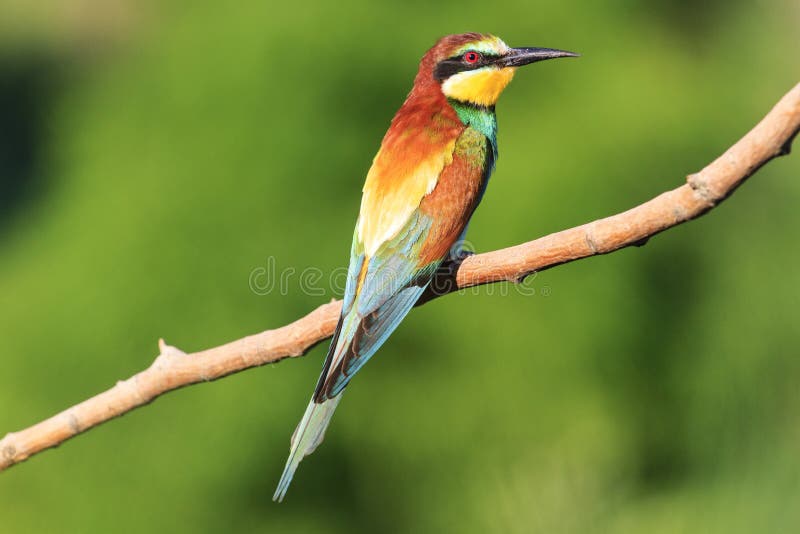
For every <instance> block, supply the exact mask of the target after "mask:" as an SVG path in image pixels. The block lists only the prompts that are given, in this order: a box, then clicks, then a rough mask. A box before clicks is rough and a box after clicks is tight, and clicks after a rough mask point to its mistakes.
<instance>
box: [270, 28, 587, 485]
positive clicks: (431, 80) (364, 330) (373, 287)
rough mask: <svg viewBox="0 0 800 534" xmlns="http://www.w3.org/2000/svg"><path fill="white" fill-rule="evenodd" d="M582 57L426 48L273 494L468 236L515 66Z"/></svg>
mask: <svg viewBox="0 0 800 534" xmlns="http://www.w3.org/2000/svg"><path fill="white" fill-rule="evenodd" d="M576 55H577V54H574V53H572V52H565V51H563V50H554V49H551V48H509V47H508V46H506V44H505V43H504V42H503V41H501V40H500V39H498V38H497V37H495V36H493V35H487V34H479V33H464V34H459V35H449V36H447V37H443V38H442V39H439V41H438V42H437V43H436V44H435V45H434V46H433V48H431V49H430V50H428V52H427V53H426V54H425V55H424V56H423V57H422V61H421V62H420V65H419V71H418V72H417V76H416V78H415V79H414V87H413V88H412V89H411V92H410V93H409V94H408V97H407V98H406V100H405V102H404V103H403V105H402V106H401V107H400V110H399V111H398V112H397V114H396V115H395V116H394V119H392V123H391V126H390V127H389V131H388V132H386V135H385V136H384V138H383V142H382V143H381V147H380V150H378V154H377V155H376V156H375V159H374V160H373V162H372V167H371V168H370V170H369V172H368V173H367V180H366V183H365V184H364V188H363V196H362V198H361V210H360V212H359V215H358V221H357V222H356V228H355V233H354V235H353V244H352V247H351V252H350V267H349V270H348V277H347V284H346V288H345V294H344V301H343V305H342V313H341V316H340V317H339V323H338V325H337V327H336V331H335V333H334V334H333V339H332V340H331V344H330V348H329V349H328V356H327V357H326V358H325V365H324V366H323V368H322V374H321V375H320V377H319V381H318V382H317V387H316V389H315V390H314V395H313V396H312V398H311V402H310V403H309V404H308V408H306V411H305V414H304V415H303V419H302V420H301V421H300V424H299V425H298V426H297V429H296V430H295V431H294V435H293V436H292V442H291V450H290V453H289V459H288V460H287V462H286V468H285V469H284V471H283V476H282V477H281V480H280V482H279V483H278V489H277V490H276V491H275V496H274V499H275V500H277V501H281V500H283V497H284V495H285V494H286V490H287V489H288V487H289V483H290V482H291V481H292V476H293V475H294V472H295V470H296V469H297V466H298V464H299V463H300V461H301V460H302V459H303V457H305V456H307V455H309V454H311V453H312V452H313V451H314V449H315V448H316V447H317V445H319V444H320V442H321V441H322V439H323V437H324V435H325V429H326V428H327V427H328V424H329V423H330V420H331V416H332V415H333V412H334V410H335V409H336V405H337V404H338V403H339V400H341V398H342V392H343V391H344V388H345V387H346V386H347V384H348V383H349V382H350V379H351V378H352V377H353V375H354V374H355V373H356V372H358V370H359V369H361V367H362V366H363V365H364V364H365V363H366V362H367V360H369V358H370V357H371V356H372V355H373V354H374V353H375V351H376V350H378V348H379V347H380V346H381V345H382V344H383V342H384V341H386V338H387V337H389V335H390V334H391V333H392V332H393V331H394V329H395V328H397V325H398V324H400V321H401V320H402V319H403V317H405V315H406V314H407V313H408V312H409V310H411V308H412V307H413V306H414V303H415V302H416V301H417V299H419V297H420V296H421V295H422V293H423V292H424V291H425V289H426V288H427V286H428V284H429V283H430V282H431V279H432V277H433V275H434V273H435V272H436V270H437V268H438V267H439V265H440V264H441V263H442V262H443V261H444V260H445V259H446V258H447V257H448V256H449V255H450V254H451V250H453V249H454V248H457V247H458V243H460V242H462V240H463V237H464V233H465V232H466V228H467V223H468V222H469V219H470V217H471V216H472V213H473V212H474V211H475V208H476V207H477V205H478V203H479V202H480V200H481V196H482V195H483V192H484V190H485V189H486V183H487V182H488V180H489V175H491V173H492V170H493V169H494V164H495V161H496V160H497V119H496V117H495V113H494V107H495V104H496V103H497V99H498V97H499V96H500V93H502V92H503V89H505V87H506V85H508V83H509V82H510V81H511V78H513V77H514V72H515V71H516V69H517V67H521V66H522V65H527V64H529V63H534V62H536V61H542V60H545V59H553V58H558V57H568V56H576Z"/></svg>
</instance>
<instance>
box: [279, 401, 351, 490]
mask: <svg viewBox="0 0 800 534" xmlns="http://www.w3.org/2000/svg"><path fill="white" fill-rule="evenodd" d="M341 398H342V396H341V394H340V395H338V396H336V397H334V398H332V399H329V400H326V401H325V402H323V403H320V404H318V403H316V402H314V400H313V399H312V400H311V402H309V403H308V407H307V408H306V413H305V414H304V415H303V418H302V419H301V420H300V423H299V424H298V425H297V428H296V429H295V431H294V434H292V446H291V448H290V451H289V459H288V460H286V467H284V469H283V475H281V480H280V482H278V488H277V489H276V490H275V495H273V497H272V500H273V501H278V502H281V501H283V497H284V495H286V490H288V489H289V484H291V482H292V477H293V476H294V472H295V471H296V470H297V466H298V465H300V462H301V461H302V459H303V458H305V457H306V456H308V455H309V454H311V453H312V452H314V449H316V448H317V446H318V445H319V444H320V443H322V440H323V438H324V437H325V430H326V429H327V428H328V424H330V422H331V417H333V412H334V411H335V410H336V406H337V405H338V404H339V400H341Z"/></svg>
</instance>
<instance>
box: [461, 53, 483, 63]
mask: <svg viewBox="0 0 800 534" xmlns="http://www.w3.org/2000/svg"><path fill="white" fill-rule="evenodd" d="M480 58H481V55H480V54H479V53H477V52H474V51H469V52H467V53H466V54H464V63H469V64H470V65H474V64H475V63H477V62H478V60H479V59H480Z"/></svg>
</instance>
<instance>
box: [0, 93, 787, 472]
mask: <svg viewBox="0 0 800 534" xmlns="http://www.w3.org/2000/svg"><path fill="white" fill-rule="evenodd" d="M798 130H800V84H798V85H796V86H795V87H794V88H793V89H792V90H791V91H789V92H788V93H787V94H786V95H785V96H784V97H783V98H782V99H781V100H780V102H778V103H777V104H776V105H775V107H774V108H773V109H772V110H771V111H770V112H769V113H768V114H767V115H766V117H764V119H763V120H761V122H760V123H758V125H756V127H755V128H753V129H752V130H751V131H750V132H749V133H748V134H747V135H745V136H744V137H743V138H742V139H741V140H740V141H739V142H737V143H736V144H735V145H733V146H732V147H731V148H729V149H728V150H727V151H726V152H725V153H724V154H723V155H722V156H720V157H719V158H717V159H716V160H714V161H713V162H712V163H711V164H710V165H708V166H707V167H706V168H704V169H703V170H702V171H700V172H698V173H696V174H692V175H690V176H688V178H687V183H686V184H684V185H682V186H680V187H678V188H677V189H673V190H672V191H667V192H666V193H662V194H661V195H659V196H657V197H655V198H653V199H652V200H649V201H647V202H645V203H644V204H641V205H639V206H636V207H635V208H632V209H630V210H628V211H626V212H623V213H619V214H617V215H612V216H611V217H607V218H605V219H600V220H597V221H593V222H590V223H588V224H584V225H583V226H578V227H576V228H571V229H569V230H564V231H562V232H558V233H555V234H551V235H548V236H545V237H542V238H539V239H536V240H534V241H530V242H528V243H524V244H521V245H517V246H514V247H509V248H505V249H502V250H496V251H493V252H487V253H485V254H477V255H474V256H470V257H468V258H466V259H465V260H464V261H463V262H461V263H460V264H451V265H448V266H447V267H446V268H444V269H443V270H442V271H440V273H439V274H438V275H437V278H436V281H435V282H436V283H435V284H434V288H433V290H431V291H430V292H429V293H428V294H427V295H426V296H425V298H424V300H425V301H427V300H430V299H431V298H435V297H437V296H441V295H444V294H447V293H449V292H452V291H455V290H457V289H461V288H465V287H470V286H477V285H482V284H491V283H494V282H500V281H511V282H519V281H521V280H522V279H524V278H525V276H527V275H529V274H531V273H533V272H535V271H541V270H543V269H548V268H550V267H554V266H556V265H560V264H562V263H567V262H571V261H575V260H577V259H581V258H587V257H589V256H595V255H598V254H608V253H609V252H613V251H615V250H619V249H621V248H624V247H627V246H630V245H641V244H644V243H645V242H646V240H647V239H649V238H650V237H652V236H654V235H656V234H658V233H659V232H663V231H664V230H666V229H668V228H672V227H674V226H677V225H679V224H681V223H684V222H686V221H689V220H691V219H694V218H696V217H699V216H701V215H703V214H704V213H706V212H708V211H709V210H711V209H712V208H714V207H715V206H716V205H717V204H719V203H720V202H722V201H723V200H725V198H727V197H728V195H730V194H731V193H733V192H734V191H735V190H736V188H737V187H738V186H739V185H740V184H741V183H742V182H743V181H744V180H746V179H747V178H748V177H750V176H751V175H752V174H753V173H755V172H756V171H757V170H758V169H759V168H760V167H761V166H762V165H764V164H765V163H767V162H768V161H770V160H771V159H772V158H774V157H777V156H781V155H784V154H788V153H789V148H790V144H791V142H792V139H793V138H794V136H795V135H796V134H797V132H798ZM340 310H341V302H340V301H333V302H330V303H328V304H324V305H322V306H320V307H319V308H317V309H316V310H314V311H312V312H311V313H309V314H308V315H306V316H305V317H303V318H301V319H298V320H297V321H295V322H293V323H291V324H289V325H286V326H283V327H281V328H277V329H275V330H267V331H266V332H262V333H260V334H256V335H253V336H248V337H245V338H243V339H239V340H237V341H233V342H231V343H228V344H226V345H222V346H219V347H215V348H212V349H208V350H204V351H201V352H197V353H193V354H186V353H184V352H182V351H180V350H178V349H176V348H175V347H171V346H169V345H167V344H166V343H164V341H163V340H160V341H159V348H160V354H159V356H158V357H157V358H156V360H155V362H153V364H152V365H151V366H150V367H148V368H147V369H145V370H144V371H142V372H140V373H138V374H136V375H134V376H133V377H131V378H129V379H127V380H123V381H120V382H117V384H116V385H115V386H114V387H112V388H111V389H109V390H107V391H104V392H103V393H100V394H99V395H96V396H94V397H92V398H90V399H87V400H85V401H83V402H82V403H80V404H77V405H75V406H73V407H71V408H68V409H66V410H64V411H63V412H61V413H59V414H56V415H54V416H53V417H51V418H49V419H46V420H44V421H42V422H40V423H37V424H35V425H33V426H31V427H29V428H26V429H24V430H21V431H19V432H12V433H9V434H7V435H6V436H5V437H4V438H3V439H2V440H1V441H0V471H1V470H4V469H8V468H9V467H11V466H13V465H15V464H18V463H20V462H22V461H24V460H26V459H28V458H30V457H31V456H32V455H34V454H37V453H39V452H42V451H44V450H46V449H49V448H51V447H55V446H57V445H59V444H61V443H63V442H64V441H66V440H68V439H70V438H72V437H74V436H77V435H78V434H81V433H83V432H86V431H87V430H89V429H91V428H93V427H95V426H97V425H99V424H101V423H104V422H106V421H108V420H110V419H113V418H115V417H119V416H120V415H123V414H125V413H127V412H129V411H131V410H133V409H135V408H138V407H139V406H143V405H145V404H148V403H150V402H152V401H153V400H154V399H156V398H157V397H159V396H160V395H162V394H164V393H166V392H168V391H172V390H175V389H178V388H182V387H184V386H188V385H191V384H196V383H198V382H205V381H209V380H216V379H218V378H222V377H223V376H227V375H229V374H232V373H236V372H239V371H243V370H245V369H249V368H251V367H257V366H260V365H264V364H266V363H271V362H277V361H279V360H282V359H284V358H288V357H293V356H301V355H303V354H305V353H306V352H307V351H308V350H309V349H310V348H311V347H313V346H314V345H316V344H317V343H319V342H320V341H323V340H324V339H326V338H328V337H329V336H331V334H332V333H333V330H334V328H335V326H336V321H337V319H338V315H339V312H340Z"/></svg>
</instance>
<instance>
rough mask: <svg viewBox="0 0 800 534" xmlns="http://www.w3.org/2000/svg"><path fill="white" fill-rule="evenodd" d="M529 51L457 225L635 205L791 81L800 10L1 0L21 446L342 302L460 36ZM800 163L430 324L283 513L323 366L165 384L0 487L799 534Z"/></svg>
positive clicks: (59, 494) (210, 518) (518, 224)
mask: <svg viewBox="0 0 800 534" xmlns="http://www.w3.org/2000/svg"><path fill="white" fill-rule="evenodd" d="M462 31H486V32H492V33H496V34H497V35H499V36H501V37H502V38H503V39H504V40H506V41H507V42H508V43H509V44H511V45H512V46H549V47H558V48H566V49H569V50H575V51H578V52H581V53H582V54H583V57H582V58H580V59H579V60H562V61H553V62H547V63H545V64H540V65H535V66H532V67H528V68H526V69H524V70H522V71H521V72H520V73H519V74H518V76H517V79H516V80H515V82H514V83H513V84H512V85H511V87H510V88H509V89H508V90H507V92H506V94H505V95H504V97H503V99H502V101H501V102H500V105H499V106H498V118H499V122H500V133H499V144H500V151H501V158H500V161H499V164H498V167H497V171H496V174H495V176H494V178H493V181H492V184H491V186H490V188H489V191H488V194H487V195H486V197H485V199H484V202H483V205H482V206H481V208H480V209H479V210H478V212H477V214H476V216H475V218H474V219H473V223H472V225H471V229H470V235H469V238H470V240H471V241H472V243H474V245H475V247H476V248H477V249H478V250H491V249H495V248H498V247H503V246H507V245H511V244H516V243H519V242H522V241H526V240H529V239H532V238H534V237H536V236H540V235H543V234H546V233H549V232H552V231H557V230H561V229H564V228H567V227H570V226H573V225H576V224H580V223H583V222H586V221H589V220H592V219H594V218H598V217H602V216H606V215H609V214H611V213H615V212H618V211H622V210H624V209H627V208H629V207H631V206H633V205H635V204H637V203H639V202H641V201H644V200H646V199H648V198H650V197H652V196H654V195H656V194H658V193H660V192H662V191H664V190H666V189H670V188H673V187H676V186H678V185H680V184H681V183H682V182H683V177H684V176H685V175H686V174H687V173H690V172H693V171H697V170H699V169H700V168H702V166H703V165H705V164H706V163H707V162H709V161H711V160H712V159H713V158H715V157H716V156H717V155H718V154H720V153H721V152H722V151H723V150H724V149H725V148H727V147H728V146H729V145H730V144H731V143H732V142H734V141H735V140H736V139H738V138H739V137H740V136H741V135H742V134H744V133H745V132H746V131H747V130H748V129H749V128H750V127H752V126H753V125H754V124H755V122H756V121H757V120H759V119H760V118H761V117H762V116H763V114H764V113H765V112H766V111H767V110H768V109H769V108H770V107H771V106H772V105H773V104H774V103H775V102H776V101H777V99H778V98H779V97H780V96H781V95H782V94H783V93H785V92H786V91H787V90H788V89H789V88H790V87H791V86H792V85H793V84H795V83H796V82H797V81H798V79H799V78H800V76H798V75H799V74H800V55H798V50H800V4H798V2H797V1H796V0H771V1H744V0H740V1H727V2H723V1H721V0H715V1H710V2H703V3H702V4H701V3H696V2H690V1H688V0H680V1H669V0H661V1H644V0H614V1H610V2H604V3H599V2H578V1H565V2H559V3H556V2H528V1H525V2H491V3H486V2H474V1H466V0H462V1H461V2H442V3H437V4H435V5H432V4H430V3H428V2H414V1H411V2H408V1H407V2H393V3H376V2H368V1H361V2H350V3H346V4H341V3H330V4H324V3H321V2H315V1H307V2H302V3H299V4H296V5H292V4H282V5H275V4H274V3H270V2H258V1H247V2H232V3H226V4H221V3H219V2H207V1H206V2H170V3H166V2H164V3H159V2H153V1H151V2H141V1H139V2H137V1H134V0H113V1H104V0H84V1H71V2H68V1H56V0H39V1H38V2H30V1H26V0H4V1H3V3H0V121H1V122H0V173H1V174H0V346H1V347H2V364H3V372H2V373H0V434H4V433H5V432H6V431H12V430H19V429H21V428H23V427H26V426H28V425H30V424H32V423H34V422H36V421H38V420H40V419H42V418H45V417H47V416H50V415H52V414H53V413H55V412H57V411H59V410H61V409H64V408H66V407H68V406H70V405H72V404H74V403H76V402H78V401H81V400H83V399H84V398H86V397H88V396H90V395H93V394H95V393H97V392H100V391H102V390H104V389H106V388H108V387H110V386H112V385H113V384H114V383H115V381H116V380H118V379H122V378H125V377H128V376H130V375H132V374H133V373H135V372H137V371H139V370H141V369H143V368H145V367H147V366H148V365H149V364H150V363H151V362H152V359H153V357H154V356H155V354H156V352H157V349H156V340H157V339H158V338H159V337H164V338H165V339H166V340H167V341H168V342H169V343H171V344H174V345H177V346H178V347H180V348H182V349H184V350H187V351H193V350H199V349H202V348H206V347H210V346H214V345H217V344H221V343H223V342H226V341H229V340H232V339H236V338H239V337H241V336H244V335H247V334H251V333H255V332H258V331H261V330H264V329H267V328H271V327H275V326H279V325H283V324H285V323H287V322H289V321H291V320H293V319H295V318H297V317H299V316H300V315H302V314H304V313H306V312H308V311H309V310H311V309H313V308H314V307H316V306H317V305H319V304H321V303H323V302H327V301H328V300H329V299H330V298H331V297H333V296H338V295H336V291H335V290H334V289H332V288H330V287H329V286H327V285H325V284H326V280H327V277H326V278H324V280H323V282H321V284H322V285H321V286H320V287H323V288H324V289H325V290H324V292H322V293H323V294H308V293H309V292H308V291H303V290H302V288H301V287H300V283H299V280H298V279H297V278H292V279H291V280H290V281H289V284H288V287H287V289H288V291H286V292H284V293H286V294H281V292H280V291H279V290H275V291H273V292H271V293H269V294H267V295H262V294H257V293H256V292H253V291H252V290H251V289H250V285H249V278H250V276H251V273H253V272H254V270H256V269H259V268H265V267H267V266H268V263H269V261H270V260H269V259H268V258H274V259H275V265H276V268H277V269H279V270H280V269H286V268H295V269H297V270H298V271H300V270H302V269H304V268H307V267H317V268H319V269H321V270H322V271H323V272H324V273H326V274H327V273H330V272H332V271H333V270H334V269H337V268H341V267H342V266H343V265H344V264H345V263H346V261H347V258H348V249H349V242H350V238H351V235H352V227H353V223H354V222H355V215H356V212H357V209H358V204H359V199H360V188H361V185H362V183H363V179H364V176H365V173H366V171H367V169H368V167H369V164H370V162H371V158H372V156H373V155H374V153H375V151H376V150H377V148H378V145H379V142H380V139H381V137H382V135H383V133H384V131H385V129H386V127H387V126H388V123H389V120H390V118H391V116H392V114H393V113H394V111H395V110H396V109H397V107H398V106H399V105H400V103H401V102H402V101H403V98H404V97H405V94H406V92H407V91H408V90H409V88H410V84H411V80H412V78H413V75H414V73H415V71H416V67H417V61H418V59H419V57H420V56H421V55H422V54H423V52H424V51H425V50H426V49H427V48H428V47H429V46H430V45H431V44H432V43H433V42H434V40H435V39H436V38H437V37H438V36H440V35H443V34H446V33H455V32H462ZM799 173H800V155H795V156H791V157H789V158H783V159H780V160H778V161H775V162H773V163H771V164H770V165H768V166H767V167H766V168H764V169H763V170H762V171H760V172H759V173H758V175H757V176H755V177H754V178H753V179H752V180H751V181H750V182H748V183H747V184H746V185H745V186H743V187H742V188H741V189H740V191H738V192H737V193H736V194H735V195H734V196H733V197H732V198H731V199H730V200H728V201H727V202H726V203H725V204H724V205H722V206H721V207H720V208H719V209H718V210H715V211H714V212H713V213H711V214H710V215H708V216H706V217H704V218H702V219H700V220H698V221H695V222H692V223H690V224H687V225H685V226H682V227H679V228H677V229H674V230H671V231H669V232H667V233H666V234H664V235H662V236H659V237H657V238H655V239H654V240H652V241H651V242H650V243H649V244H648V245H647V246H646V247H644V248H641V249H627V250H624V251H621V252H618V253H615V254H613V255H610V256H606V257H600V258H595V259H591V260H587V261H582V262H578V263H575V264H570V265H565V266H562V267H559V268H557V269H554V270H551V271H547V272H544V273H541V274H539V275H538V276H536V277H535V278H534V279H533V280H532V281H531V282H529V283H528V285H527V286H526V287H527V288H528V289H533V292H534V293H535V294H533V295H522V294H520V292H518V291H515V290H514V288H508V287H506V288H505V290H504V287H503V286H493V287H485V288H482V289H481V290H479V291H477V292H476V293H477V294H475V295H464V296H455V295H453V296H450V297H447V298H444V299H439V300H437V301H435V302H433V303H430V304H427V305H425V306H423V307H421V308H418V309H417V310H415V311H414V312H413V313H412V314H411V315H410V316H409V317H408V319H407V320H406V321H405V323H404V324H403V326H402V327H401V328H400V329H399V330H398V331H397V332H396V334H395V335H394V336H393V337H392V338H391V340H390V341H389V342H388V343H387V344H386V346H385V347H384V348H383V349H382V350H381V352H380V355H379V357H377V358H376V359H375V360H374V361H373V363H371V364H370V365H368V366H367V367H366V368H365V369H364V371H363V372H362V373H361V374H360V376H359V377H358V378H357V379H356V380H355V381H354V384H353V386H352V387H351V388H349V390H348V395H347V399H346V400H345V401H344V402H343V403H342V405H341V408H340V410H339V413H338V415H337V416H336V418H335V421H334V424H333V426H332V428H331V431H330V432H329V433H328V437H327V439H326V442H325V444H324V446H322V447H321V448H320V449H319V451H317V453H316V454H314V455H313V456H312V457H310V458H309V459H307V460H306V461H305V462H304V463H303V465H302V467H301V469H300V470H299V471H298V474H297V476H296V478H295V481H294V484H293V486H292V488H291V490H290V492H289V495H288V497H287V500H286V502H285V503H284V504H282V505H276V504H273V503H272V502H271V500H270V499H271V496H272V492H273V490H274V487H275V484H276V482H277V480H278V477H279V474H280V472H281V469H282V468H283V464H284V461H285V458H286V453H287V450H288V443H289V436H290V434H291V432H292V430H293V429H294V426H295V424H296V422H297V421H298V419H299V417H300V416H301V414H302V412H303V409H304V407H305V404H306V402H307V399H308V396H309V395H310V393H311V390H312V389H313V386H314V384H315V381H316V377H317V373H318V372H319V369H320V366H321V362H322V358H323V355H324V348H323V347H317V348H315V349H314V350H313V351H312V352H311V353H310V354H309V355H308V356H307V357H305V358H301V359H298V360H293V361H287V362H283V363H281V364H279V365H274V366H268V367H265V368H261V369H255V370H250V371H247V372H245V373H242V374H239V375H236V376H232V377H228V378H226V379H224V380H221V381H218V382H215V383H211V384H206V385H201V386H195V387H191V388H188V389H185V390H182V391H178V392H175V393H171V394H169V395H167V396H166V397H163V398H161V399H159V400H158V401H157V402H155V403H154V404H152V405H150V406H148V407H146V408H143V409H140V410H138V411H135V412H133V413H131V414H129V415H126V416H125V417H123V418H122V419H119V420H116V421H113V422H111V423H109V424H107V425H105V426H102V427H101V428H98V429H95V430H93V431H91V432H90V433H88V434H86V435H83V436H81V437H79V438H77V439H75V440H73V441H70V442H68V443H67V444H65V445H63V446H62V447H60V448H58V449H57V450H54V451H48V452H46V453H44V454H42V455H41V456H37V457H35V458H33V459H32V460H31V461H29V462H27V463H25V464H23V465H20V466H17V467H14V468H13V469H11V470H10V471H8V472H6V473H2V474H0V530H2V531H3V532H8V533H28V532H32V533H37V532H87V533H88V532H131V533H141V532H195V533H197V532H412V531H413V532H498V533H507V532H511V533H516V532H520V533H522V532H547V533H551V532H553V533H560V532H565V533H566V532H569V533H571V532H614V533H641V532H655V533H662V532H663V533H673V532H726V533H731V532H741V533H751V532H796V531H797V529H798V527H799V526H800V506H797V503H798V502H799V501H800V462H798V448H799V447H800V358H799V357H798V356H799V354H798V343H799V342H800V329H799V328H798V325H797V320H798V311H797V309H798V305H800V271H799V270H798V268H797V265H798V262H800V252H799V251H798V248H797V246H796V243H797V238H798V230H800V212H798V210H797V202H798V198H800V181H798V174H799Z"/></svg>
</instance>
